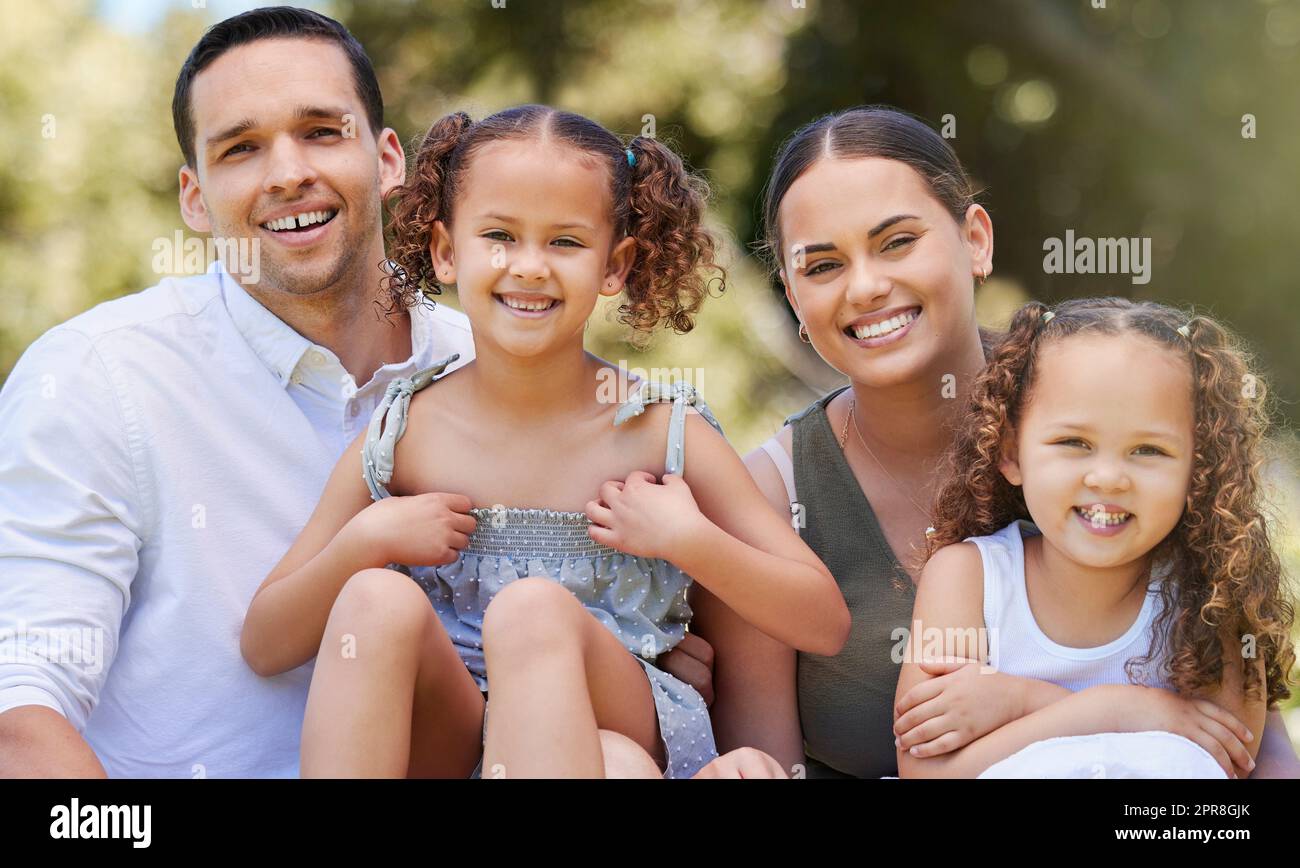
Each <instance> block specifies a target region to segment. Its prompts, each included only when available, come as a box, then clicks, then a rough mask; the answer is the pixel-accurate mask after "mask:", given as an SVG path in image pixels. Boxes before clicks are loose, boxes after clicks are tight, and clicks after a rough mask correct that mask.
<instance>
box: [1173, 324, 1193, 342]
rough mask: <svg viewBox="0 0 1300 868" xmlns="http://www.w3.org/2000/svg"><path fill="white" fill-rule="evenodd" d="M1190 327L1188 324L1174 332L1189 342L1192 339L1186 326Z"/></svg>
mask: <svg viewBox="0 0 1300 868" xmlns="http://www.w3.org/2000/svg"><path fill="white" fill-rule="evenodd" d="M1190 325H1191V323H1188V324H1187V325H1181V326H1179V327H1178V328H1177V329H1176V331H1177V332H1178V333H1179V334H1180V335H1182V336H1183V337H1185V338H1187V339H1188V340H1191V338H1192V334H1191V329H1190V328H1188V326H1190Z"/></svg>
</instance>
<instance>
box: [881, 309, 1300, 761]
mask: <svg viewBox="0 0 1300 868" xmlns="http://www.w3.org/2000/svg"><path fill="white" fill-rule="evenodd" d="M1266 421H1267V414H1266V412H1265V408H1264V401H1263V387H1262V384H1261V383H1260V382H1259V380H1258V379H1257V378H1256V377H1254V376H1253V375H1251V374H1250V373H1249V371H1248V368H1247V366H1246V361H1245V357H1244V354H1243V352H1242V351H1241V350H1240V349H1238V346H1237V344H1236V342H1235V341H1234V340H1233V339H1232V338H1231V337H1230V336H1229V335H1228V334H1227V333H1226V332H1225V330H1224V329H1223V328H1222V327H1220V326H1219V325H1217V324H1216V323H1214V322H1213V321H1212V320H1209V319H1207V318H1205V317H1193V318H1191V319H1190V320H1189V318H1188V316H1187V315H1185V314H1183V313H1181V312H1179V311H1176V310H1173V309H1171V308H1168V307H1165V306H1163V305H1159V304H1155V303H1152V302H1139V303H1135V302H1130V301H1128V300H1125V299H1117V298H1107V299H1077V300H1072V301H1068V302H1064V303H1062V304H1061V305H1059V306H1058V307H1057V308H1055V310H1049V309H1048V308H1047V307H1046V306H1044V305H1042V304H1039V303H1037V302H1033V303H1030V304H1029V305H1026V306H1025V307H1024V308H1023V309H1021V310H1020V311H1019V312H1017V314H1016V315H1015V317H1014V319H1013V320H1012V323H1011V327H1010V330H1009V332H1008V333H1007V335H1006V336H1005V338H1003V340H1002V341H1001V343H1000V344H999V346H998V347H997V348H996V350H995V351H994V353H993V355H992V357H991V360H990V362H989V364H988V366H987V368H986V369H985V371H984V372H983V373H982V374H981V376H980V378H979V380H978V381H977V382H976V383H975V384H974V386H973V388H972V394H971V407H970V410H969V412H968V415H967V417H966V418H965V420H964V421H963V423H962V425H961V428H960V430H959V433H958V435H957V438H956V440H955V443H954V447H953V451H952V453H951V456H950V458H951V465H950V472H949V475H948V479H947V482H946V483H945V484H944V486H943V487H942V488H941V490H940V493H939V494H938V496H937V498H936V501H935V509H934V515H933V516H932V518H933V525H934V533H933V535H932V536H931V539H930V548H929V551H930V556H929V560H928V562H927V563H926V566H925V569H924V572H923V573H922V577H921V579H920V581H919V582H918V586H917V596H916V603H915V609H914V614H913V625H912V636H911V639H910V642H909V643H908V651H909V654H908V655H907V657H906V658H905V659H904V662H903V666H902V669H901V673H900V676H899V683H898V689H897V694H896V696H897V697H898V700H897V711H898V715H899V716H898V720H897V723H896V726H895V732H896V733H897V734H898V745H899V773H900V775H901V776H903V777H975V776H979V775H981V773H984V772H985V771H986V770H990V767H991V766H994V765H995V764H998V766H999V767H998V768H997V769H993V770H990V774H997V773H999V772H1002V773H1014V774H1017V775H1038V774H1054V773H1057V772H1058V771H1059V773H1062V774H1068V773H1070V771H1069V770H1068V769H1066V770H1060V769H1059V764H1056V763H1054V762H1053V760H1052V752H1053V749H1055V748H1062V749H1063V750H1064V754H1062V751H1061V750H1057V751H1056V753H1057V754H1058V755H1069V756H1072V757H1075V758H1077V759H1079V760H1081V761H1086V760H1087V758H1088V757H1089V756H1091V757H1092V758H1093V760H1099V759H1101V758H1103V757H1105V758H1110V757H1112V756H1113V755H1114V753H1113V750H1112V749H1113V748H1114V746H1115V745H1116V744H1119V745H1121V746H1122V745H1125V744H1127V745H1128V746H1129V747H1132V745H1133V744H1134V743H1136V742H1135V740H1140V739H1142V738H1148V739H1149V740H1154V741H1158V740H1160V739H1164V740H1165V742H1161V743H1160V745H1159V746H1158V747H1156V748H1154V749H1153V748H1152V747H1151V745H1152V744H1153V743H1154V741H1148V742H1146V743H1143V744H1142V745H1141V746H1140V747H1139V748H1138V751H1139V753H1138V755H1137V760H1136V764H1137V765H1138V766H1141V765H1142V763H1143V762H1146V763H1147V768H1146V770H1145V773H1146V774H1153V775H1158V776H1180V775H1182V774H1195V775H1200V774H1206V773H1207V768H1206V767H1207V766H1208V773H1211V774H1215V773H1217V774H1226V775H1228V776H1232V777H1238V776H1241V777H1244V776H1245V775H1247V774H1249V772H1250V770H1251V769H1252V768H1253V767H1254V756H1255V754H1256V752H1257V750H1258V745H1259V741H1258V739H1257V738H1255V735H1256V734H1258V733H1260V732H1262V730H1263V726H1264V717H1265V713H1266V708H1267V706H1269V705H1271V704H1274V703H1276V702H1277V701H1278V700H1280V699H1284V698H1286V697H1287V696H1288V695H1289V694H1290V691H1289V690H1288V687H1287V679H1288V675H1289V673H1290V670H1291V667H1292V665H1293V663H1294V662H1295V654H1294V649H1293V647H1292V644H1291V641H1290V628H1291V622H1292V618H1293V611H1292V607H1291V605H1290V604H1289V603H1288V601H1287V600H1286V599H1284V597H1283V593H1282V588H1281V567H1280V564H1279V561H1278V558H1277V555H1276V554H1275V553H1274V551H1273V549H1272V547H1271V545H1270V542H1269V532H1268V527H1267V523H1266V520H1265V516H1264V514H1263V512H1262V511H1261V505H1260V493H1259V477H1258V471H1259V467H1260V464H1261V446H1262V440H1263V436H1264V430H1265V427H1266ZM1031 522H1032V523H1031ZM913 651H919V657H918V654H916V653H912V652H913ZM938 657H943V658H954V659H955V660H956V661H957V662H962V661H963V660H965V661H970V660H977V661H980V662H982V663H984V664H986V665H984V666H963V667H960V669H959V671H960V672H961V673H963V674H962V676H961V677H958V678H953V677H952V676H947V677H944V678H934V677H933V675H934V674H936V673H937V672H941V671H948V670H946V669H944V668H942V667H940V668H935V667H934V666H933V665H932V664H931V663H930V662H927V661H926V660H924V659H921V658H938ZM1017 676H1018V677H1017ZM1153 731H1158V732H1153ZM1098 733H1143V734H1144V735H1143V736H1136V735H1134V736H1106V737H1104V738H1100V739H1098V738H1095V737H1091V736H1093V735H1094V734H1098ZM1169 733H1173V734H1174V735H1176V736H1181V737H1182V738H1174V737H1173V736H1170V735H1169ZM973 734H982V735H979V737H977V738H973V739H972V735H973ZM1062 737H1090V738H1062ZM1184 738H1185V739H1187V740H1190V742H1191V744H1189V743H1188V742H1186V741H1183V739H1184ZM1048 739H1050V740H1051V741H1050V742H1044V740H1048ZM1108 740H1109V741H1108ZM1173 742H1178V743H1180V744H1181V745H1182V747H1178V746H1177V745H1173V747H1174V748H1176V749H1175V750H1174V751H1173V752H1172V753H1171V752H1169V751H1168V750H1167V749H1168V748H1170V747H1171V743H1173ZM1035 743H1040V744H1035ZM1030 745H1034V748H1032V749H1030V750H1026V751H1024V753H1023V755H1022V754H1021V753H1020V752H1021V751H1022V749H1025V748H1027V747H1028V746H1030ZM1195 746H1199V748H1198V747H1195ZM1044 748H1047V750H1044ZM1201 749H1203V750H1204V752H1205V753H1203V752H1202V750H1201ZM1178 750H1182V754H1181V755H1178V756H1177V758H1175V759H1170V758H1171V757H1174V756H1175V755H1176V754H1177V751H1178ZM1144 751H1150V752H1149V753H1143V752H1144ZM1188 751H1190V752H1191V753H1189V752H1188ZM1206 753H1208V756H1206ZM1193 754H1194V755H1193ZM1013 755H1016V756H1015V757H1013ZM1022 756H1023V758H1024V759H1025V760H1027V761H1021V762H1019V763H1017V759H1018V758H1021V757H1022ZM1008 757H1012V759H1011V760H1007V758H1008ZM1211 757H1212V758H1213V760H1215V761H1217V763H1218V766H1219V767H1221V769H1222V772H1218V770H1217V769H1216V768H1215V766H1214V764H1213V763H1211V762H1210V758H1211ZM1198 758H1199V759H1198ZM1004 760H1007V762H1005V763H1004V762H1001V761H1004ZM1132 760H1133V754H1132V752H1130V755H1129V758H1128V761H1127V762H1128V765H1126V766H1125V767H1126V768H1128V771H1129V772H1133V773H1136V774H1139V775H1141V774H1143V770H1142V769H1141V768H1138V769H1137V770H1136V771H1135V772H1134V770H1133V769H1132V768H1131V766H1132V765H1133V762H1132ZM1202 761H1203V762H1202ZM1162 763H1164V764H1163V765H1162ZM1198 763H1199V764H1198ZM1121 765H1123V763H1121ZM1008 767H1010V768H1011V769H1013V771H1012V772H1006V769H1007V768H1008ZM1098 768H1100V769H1101V770H1102V771H1103V773H1104V771H1105V766H1104V765H1100V766H1098Z"/></svg>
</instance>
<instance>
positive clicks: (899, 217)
mask: <svg viewBox="0 0 1300 868" xmlns="http://www.w3.org/2000/svg"><path fill="white" fill-rule="evenodd" d="M919 219H921V218H919V217H917V216H916V215H915V214H895V215H894V216H893V217H886V218H885V219H884V220H881V221H880V222H879V223H877V224H876V225H875V226H873V227H871V229H870V230H869V231H868V232H867V237H868V238H875V237H876V236H877V235H879V234H880V233H881V232H884V231H885V230H886V229H888V228H889V227H890V226H893V225H894V224H895V223H902V222H903V221H904V220H919ZM835 249H836V247H835V244H834V242H831V241H822V242H819V243H817V244H808V245H805V246H804V248H803V252H804V255H807V254H809V253H825V252H826V251H828V250H835Z"/></svg>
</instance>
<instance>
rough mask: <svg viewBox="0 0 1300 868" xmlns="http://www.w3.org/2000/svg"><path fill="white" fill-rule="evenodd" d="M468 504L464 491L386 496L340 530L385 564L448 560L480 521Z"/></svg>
mask: <svg viewBox="0 0 1300 868" xmlns="http://www.w3.org/2000/svg"><path fill="white" fill-rule="evenodd" d="M472 506H473V504H472V503H471V502H470V499H469V498H468V497H466V496H465V495H463V494H446V493H444V492H430V493H428V494H412V495H408V496H403V497H385V498H384V499H383V500H379V501H376V502H375V503H372V504H370V505H369V506H367V507H366V508H365V509H363V510H362V511H361V512H359V513H357V515H356V516H355V517H353V519H352V520H351V521H349V522H348V524H347V526H346V527H344V528H343V532H344V533H348V534H355V535H356V536H357V539H358V541H359V542H360V544H362V545H365V546H368V547H373V550H374V551H375V552H376V555H377V560H379V561H382V562H383V563H385V564H388V563H398V564H410V565H412V566H439V565H442V564H450V563H453V562H454V561H455V560H456V558H457V557H458V556H459V552H460V551H461V550H462V549H464V548H465V546H467V545H469V534H471V533H473V532H474V529H475V527H477V526H478V522H477V521H476V520H475V519H474V516H472V515H470V514H469V511H470V508H471V507H472Z"/></svg>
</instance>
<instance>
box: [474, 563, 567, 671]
mask: <svg viewBox="0 0 1300 868" xmlns="http://www.w3.org/2000/svg"><path fill="white" fill-rule="evenodd" d="M581 611H582V607H581V606H580V605H579V604H578V601H577V600H576V599H575V598H574V596H573V594H571V593H569V591H568V590H567V589H566V588H565V587H564V586H563V585H561V584H560V583H559V582H555V581H552V580H551V579H548V578H545V577H538V576H530V577H528V578H525V579H517V580H515V581H513V582H511V583H510V584H508V585H506V586H505V587H504V588H502V589H501V590H500V591H498V592H497V595H496V596H495V597H493V598H492V602H491V603H489V604H488V607H487V610H486V611H485V612H484V613H483V648H484V651H485V652H489V653H509V652H510V651H513V650H519V651H523V652H524V653H528V654H536V653H539V652H541V651H544V650H546V649H548V648H552V647H555V646H564V647H569V646H571V645H572V644H573V642H574V641H575V639H576V638H578V637H579V635H580V634H579V631H578V630H575V629H572V628H571V627H569V626H568V624H570V623H571V616H572V615H573V614H574V613H575V612H581Z"/></svg>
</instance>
